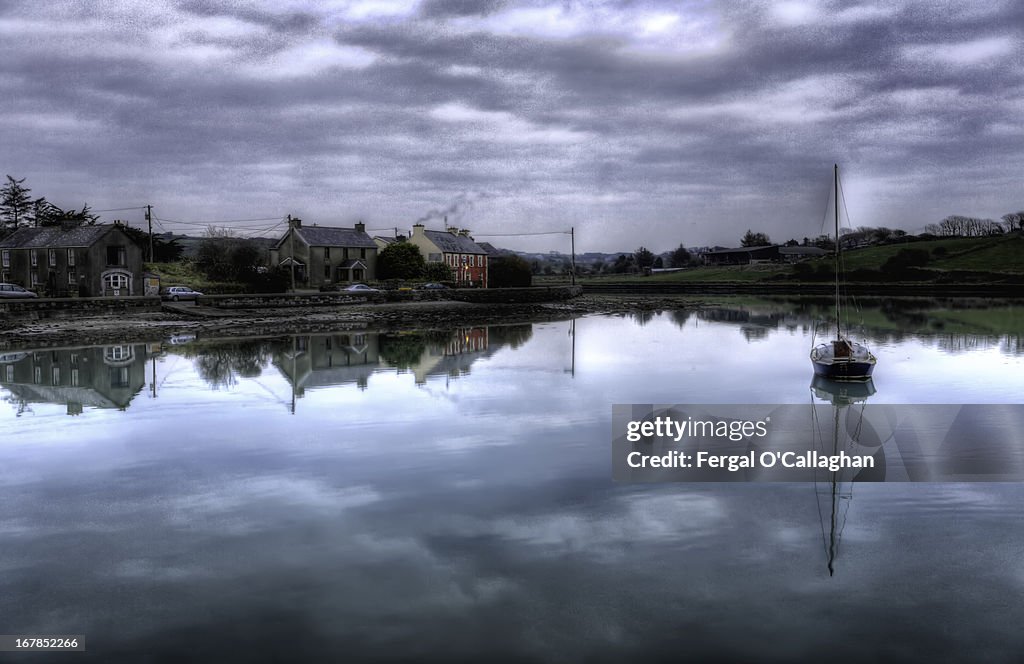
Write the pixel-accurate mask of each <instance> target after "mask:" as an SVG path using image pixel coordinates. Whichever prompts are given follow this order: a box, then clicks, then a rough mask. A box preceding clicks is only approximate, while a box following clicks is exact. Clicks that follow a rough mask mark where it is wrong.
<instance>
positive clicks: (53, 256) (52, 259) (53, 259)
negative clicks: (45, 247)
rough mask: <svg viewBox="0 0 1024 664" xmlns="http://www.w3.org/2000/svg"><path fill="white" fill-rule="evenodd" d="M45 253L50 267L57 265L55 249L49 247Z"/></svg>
mask: <svg viewBox="0 0 1024 664" xmlns="http://www.w3.org/2000/svg"><path fill="white" fill-rule="evenodd" d="M46 253H47V254H48V256H49V260H50V267H57V250H56V249H50V250H49V251H48V252H46Z"/></svg>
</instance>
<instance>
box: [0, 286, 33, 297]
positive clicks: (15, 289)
mask: <svg viewBox="0 0 1024 664" xmlns="http://www.w3.org/2000/svg"><path fill="white" fill-rule="evenodd" d="M9 297H10V298H14V297H39V296H38V295H36V294H35V293H33V292H32V291H30V290H28V289H26V288H22V287H21V286H19V285H18V284H0V298H9Z"/></svg>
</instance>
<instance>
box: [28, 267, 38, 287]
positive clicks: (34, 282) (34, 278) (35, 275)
mask: <svg viewBox="0 0 1024 664" xmlns="http://www.w3.org/2000/svg"><path fill="white" fill-rule="evenodd" d="M30 276H31V280H32V287H33V288H34V287H36V286H38V285H39V273H38V272H36V271H35V270H32V273H31V275H30Z"/></svg>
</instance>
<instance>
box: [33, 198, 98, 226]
mask: <svg viewBox="0 0 1024 664" xmlns="http://www.w3.org/2000/svg"><path fill="white" fill-rule="evenodd" d="M32 207H33V212H34V215H35V223H36V226H60V227H61V228H76V227H78V226H92V225H93V224H95V223H96V222H97V221H98V220H99V216H98V215H95V214H93V213H92V212H91V211H90V210H89V204H88V203H85V204H83V205H82V209H81V210H75V209H74V208H72V209H70V210H62V209H60V208H59V207H57V206H56V205H54V204H53V203H51V202H50V201H48V200H46V199H45V198H39V199H36V200H35V201H33V203H32Z"/></svg>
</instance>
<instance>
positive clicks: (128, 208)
mask: <svg viewBox="0 0 1024 664" xmlns="http://www.w3.org/2000/svg"><path fill="white" fill-rule="evenodd" d="M145 209H146V206H145V205H139V206H137V207H126V208H111V209H109V210H89V212H95V213H97V214H98V213H100V212H124V211H125V210H145Z"/></svg>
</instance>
